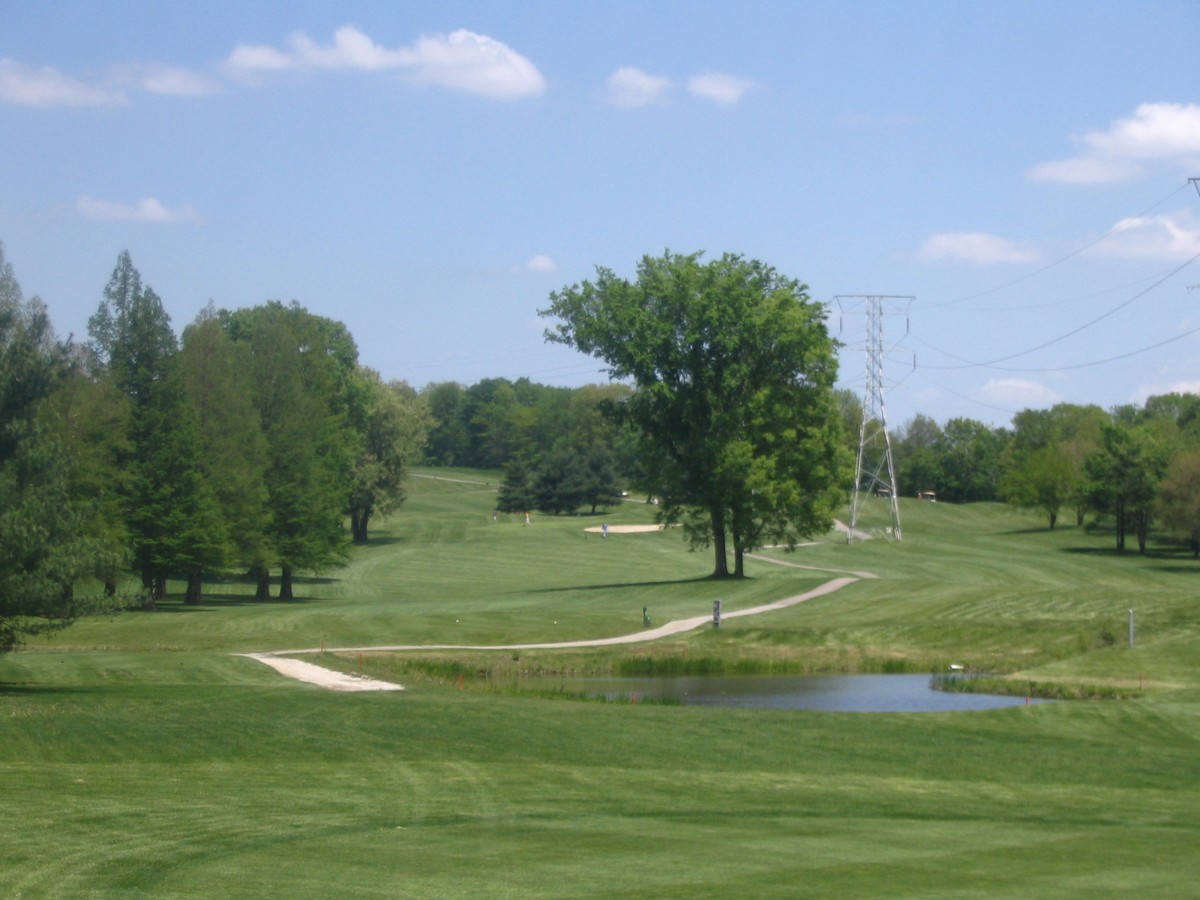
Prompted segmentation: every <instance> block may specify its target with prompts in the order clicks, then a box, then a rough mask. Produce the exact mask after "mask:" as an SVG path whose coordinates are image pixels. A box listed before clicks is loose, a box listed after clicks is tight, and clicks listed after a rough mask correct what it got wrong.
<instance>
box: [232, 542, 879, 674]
mask: <svg viewBox="0 0 1200 900" xmlns="http://www.w3.org/2000/svg"><path fill="white" fill-rule="evenodd" d="M747 556H749V557H750V558H752V559H755V560H757V561H759V562H768V563H774V564H776V565H781V566H789V567H792V568H797V569H810V570H817V571H829V570H828V569H824V570H822V569H820V568H819V567H817V566H803V565H799V564H797V563H790V562H785V561H783V560H778V559H771V558H770V557H766V556H758V555H753V554H747ZM876 577H878V576H876V575H874V574H872V573H870V572H850V573H846V574H844V575H842V576H841V577H839V578H834V579H832V580H830V581H827V582H825V583H824V584H821V585H818V586H817V587H815V588H813V589H812V590H810V591H805V592H804V593H803V594H796V595H794V596H791V597H784V598H783V599H782V600H775V601H773V602H771V603H763V604H761V605H759V606H751V607H749V608H747V609H738V610H732V611H730V612H722V613H721V618H722V619H739V618H741V617H743V616H757V615H761V614H762V613H767V612H774V611H775V610H779V609H787V608H788V607H789V606H795V605H796V604H798V603H803V602H805V601H806V600H812V599H814V598H816V597H824V596H826V595H828V594H832V593H833V592H834V591H839V590H841V589H842V588H844V587H846V586H847V585H851V584H854V583H856V582H858V581H861V580H863V579H866V578H876ZM711 622H712V614H711V613H706V614H705V615H702V616H692V617H690V618H687V619H676V620H675V621H674V622H668V623H666V624H665V625H659V626H658V627H657V628H644V629H642V630H641V631H635V632H633V633H632V634H623V635H618V636H616V637H608V638H591V639H587V640H578V641H544V642H539V643H529V644H378V645H372V646H369V647H308V648H304V649H300V650H275V651H272V652H266V653H241V654H237V655H239V656H244V657H246V658H247V659H254V660H257V661H258V662H261V663H263V664H264V665H268V666H270V667H271V668H273V669H275V670H276V671H277V672H279V673H280V674H281V675H286V676H287V677H289V678H295V679H297V680H299V681H304V682H308V683H309V684H315V685H318V686H320V687H324V688H328V689H330V690H335V691H398V690H404V688H403V687H402V686H401V685H398V684H392V683H390V682H386V681H378V680H376V679H374V678H365V677H361V676H355V675H346V674H344V673H342V672H335V671H333V670H331V669H326V668H324V667H323V666H318V665H315V664H313V663H308V662H304V661H302V660H299V659H293V658H292V657H296V656H306V655H311V654H318V653H372V652H375V653H387V652H399V651H419V650H567V649H577V648H581V647H611V646H615V645H618V644H638V643H645V642H648V641H655V640H658V639H659V638H664V637H670V636H672V635H676V634H683V633H684V632H687V631H694V630H695V629H697V628H700V627H702V626H704V625H708V624H709V623H711Z"/></svg>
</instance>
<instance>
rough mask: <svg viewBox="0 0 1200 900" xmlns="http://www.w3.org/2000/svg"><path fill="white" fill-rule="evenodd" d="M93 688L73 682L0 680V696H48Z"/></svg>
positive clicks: (89, 691)
mask: <svg viewBox="0 0 1200 900" xmlns="http://www.w3.org/2000/svg"><path fill="white" fill-rule="evenodd" d="M92 693H95V689H94V688H90V687H83V686H82V685H74V684H67V685H64V684H41V683H39V682H36V681H12V682H8V681H0V697H49V696H55V695H61V694H72V695H76V696H79V695H82V694H92Z"/></svg>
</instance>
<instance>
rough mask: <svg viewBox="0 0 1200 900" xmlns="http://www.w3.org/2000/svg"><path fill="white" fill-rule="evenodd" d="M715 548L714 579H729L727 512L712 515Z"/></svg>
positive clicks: (717, 512)
mask: <svg viewBox="0 0 1200 900" xmlns="http://www.w3.org/2000/svg"><path fill="white" fill-rule="evenodd" d="M712 529H713V547H714V548H715V552H716V561H715V562H716V565H715V566H714V567H713V578H728V577H729V561H728V560H727V559H726V558H725V512H724V510H717V511H714V512H713V514H712Z"/></svg>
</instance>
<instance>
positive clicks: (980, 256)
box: [917, 231, 1041, 266]
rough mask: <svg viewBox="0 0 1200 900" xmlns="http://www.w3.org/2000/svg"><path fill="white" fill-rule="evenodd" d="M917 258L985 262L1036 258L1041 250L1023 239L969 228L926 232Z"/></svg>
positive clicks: (1026, 260) (1008, 261)
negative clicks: (1017, 239) (932, 232)
mask: <svg viewBox="0 0 1200 900" xmlns="http://www.w3.org/2000/svg"><path fill="white" fill-rule="evenodd" d="M917 258H918V259H921V260H923V261H925V262H941V261H942V260H958V261H962V262H969V263H975V264H976V265H982V266H989V265H994V264H996V263H1028V262H1036V261H1037V260H1038V259H1040V258H1041V254H1040V253H1038V251H1037V249H1036V248H1034V247H1033V246H1032V245H1031V244H1029V243H1028V242H1027V241H1010V240H1009V239H1008V238H1002V237H999V236H997V235H994V234H984V233H983V232H978V231H972V232H950V233H945V234H933V235H930V236H929V237H927V238H926V239H925V241H924V242H923V243H922V244H921V249H920V250H919V251H917Z"/></svg>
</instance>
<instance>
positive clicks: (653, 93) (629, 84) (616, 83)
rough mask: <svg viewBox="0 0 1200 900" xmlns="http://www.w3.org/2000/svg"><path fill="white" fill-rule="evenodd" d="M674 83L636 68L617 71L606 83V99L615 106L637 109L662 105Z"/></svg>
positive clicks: (631, 67) (627, 67)
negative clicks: (654, 104) (656, 104)
mask: <svg viewBox="0 0 1200 900" xmlns="http://www.w3.org/2000/svg"><path fill="white" fill-rule="evenodd" d="M672 86H673V82H672V81H671V79H670V78H667V77H666V76H663V75H651V74H650V73H649V72H646V71H644V70H642V69H639V68H637V67H636V66H625V67H624V68H620V69H617V71H615V72H613V73H612V74H611V75H609V76H608V80H607V81H605V82H604V97H605V99H606V100H607V101H608V102H609V103H611V104H612V105H613V106H620V107H622V108H623V109H636V108H638V107H642V106H650V105H651V104H653V103H661V102H662V101H663V100H664V99H665V98H666V96H667V93H668V92H669V91H670V90H671V88H672Z"/></svg>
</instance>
